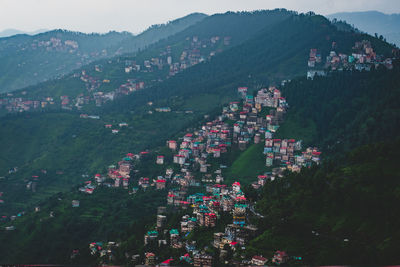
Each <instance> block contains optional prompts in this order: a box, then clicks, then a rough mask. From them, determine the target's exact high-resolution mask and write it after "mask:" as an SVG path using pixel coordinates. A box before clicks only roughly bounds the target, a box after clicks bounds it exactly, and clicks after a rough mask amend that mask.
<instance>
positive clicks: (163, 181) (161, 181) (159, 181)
mask: <svg viewBox="0 0 400 267" xmlns="http://www.w3.org/2000/svg"><path fill="white" fill-rule="evenodd" d="M156 182H157V183H166V182H167V181H165V180H163V179H159V180H157V181H156Z"/></svg>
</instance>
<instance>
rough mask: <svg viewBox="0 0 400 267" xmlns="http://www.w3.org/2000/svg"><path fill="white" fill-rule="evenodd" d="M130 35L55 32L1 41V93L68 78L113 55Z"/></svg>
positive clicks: (16, 36) (20, 36) (19, 36)
mask: <svg viewBox="0 0 400 267" xmlns="http://www.w3.org/2000/svg"><path fill="white" fill-rule="evenodd" d="M128 36H131V34H129V33H117V32H110V33H107V34H84V33H78V32H69V31H64V30H55V31H50V32H45V33H41V34H38V35H33V36H30V35H15V36H12V37H6V38H1V39H0V59H1V64H0V72H1V73H2V75H1V77H0V91H1V92H9V91H13V90H16V89H19V88H22V87H25V86H28V85H30V84H36V83H38V82H41V81H44V80H47V79H50V78H54V77H57V76H59V75H63V74H66V73H68V72H70V71H71V70H72V69H75V68H78V67H80V66H82V65H85V64H87V63H89V62H91V61H93V60H94V59H96V58H102V57H105V56H107V55H108V53H112V51H107V50H106V48H107V47H109V46H110V45H112V44H114V43H116V42H120V41H121V40H123V39H125V38H127V37H128Z"/></svg>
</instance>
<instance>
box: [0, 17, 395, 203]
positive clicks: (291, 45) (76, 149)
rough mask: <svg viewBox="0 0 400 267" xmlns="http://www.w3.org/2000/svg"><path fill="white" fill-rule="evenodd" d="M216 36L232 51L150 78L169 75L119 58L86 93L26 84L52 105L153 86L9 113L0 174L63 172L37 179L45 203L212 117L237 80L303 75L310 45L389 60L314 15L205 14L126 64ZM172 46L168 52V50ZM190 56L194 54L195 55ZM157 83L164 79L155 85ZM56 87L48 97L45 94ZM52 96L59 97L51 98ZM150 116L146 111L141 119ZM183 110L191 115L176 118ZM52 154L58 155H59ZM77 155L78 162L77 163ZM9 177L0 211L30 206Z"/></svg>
mask: <svg viewBox="0 0 400 267" xmlns="http://www.w3.org/2000/svg"><path fill="white" fill-rule="evenodd" d="M212 25H215V26H214V27H213V26H212ZM226 25H233V26H234V27H227V26H226ZM207 31H209V33H208V34H207ZM223 34H227V35H229V36H230V37H231V38H229V40H230V41H231V43H232V45H231V46H226V45H224V44H223V43H221V42H222V40H220V42H219V43H215V45H218V47H221V48H224V47H225V48H224V49H222V52H220V53H219V54H218V53H217V54H216V56H214V57H212V58H211V59H210V60H208V61H206V62H203V63H199V64H197V65H194V66H193V67H191V68H188V69H186V70H183V71H182V72H179V73H177V74H175V75H173V76H170V77H169V78H167V79H165V77H164V76H158V75H166V74H168V72H169V70H170V67H169V66H168V65H167V67H165V68H164V70H163V69H161V70H159V69H158V68H155V70H154V71H153V72H149V71H147V69H145V71H144V72H139V73H136V72H131V73H126V72H125V71H124V67H125V60H121V59H120V58H119V57H118V58H115V59H113V60H109V61H106V62H104V65H103V66H102V71H101V72H98V71H95V70H94V66H92V67H93V69H91V70H90V71H89V70H88V71H86V72H87V74H86V75H88V74H89V75H97V77H98V78H96V80H97V81H104V80H106V81H109V82H106V83H104V82H101V85H100V87H99V88H97V87H95V88H97V89H95V91H93V89H92V87H86V84H88V83H84V82H83V81H82V77H83V76H81V74H79V75H78V76H75V75H72V76H68V77H64V78H62V79H58V80H55V81H51V82H46V83H43V84H40V85H39V86H36V87H32V88H27V89H26V91H27V95H28V96H29V94H30V92H32V94H35V93H41V94H42V96H43V97H45V98H48V97H53V98H54V99H57V98H58V99H60V98H59V96H61V97H62V99H65V96H68V95H69V97H70V98H69V99H71V101H72V99H74V98H75V97H78V98H79V99H81V98H82V97H81V96H80V94H84V95H86V96H87V97H88V98H87V99H88V100H90V99H91V98H90V97H91V95H92V94H95V95H96V97H97V95H99V94H100V93H99V92H104V91H105V90H107V89H108V90H110V89H114V88H119V86H120V85H121V84H125V83H126V82H127V80H135V79H136V80H138V75H142V76H141V77H142V78H145V77H148V78H147V79H148V80H147V81H149V82H151V80H150V79H152V80H156V81H155V82H153V86H151V87H148V88H146V89H145V90H138V91H136V92H134V93H132V94H130V95H129V96H124V97H120V98H116V99H115V100H114V101H109V102H106V103H105V104H103V106H102V107H101V108H99V107H96V106H95V105H94V104H92V105H88V107H87V108H85V106H84V108H83V110H76V107H75V104H74V105H72V106H74V109H73V111H72V112H70V111H68V110H65V109H59V108H58V109H54V110H53V111H50V112H46V111H45V110H44V112H33V113H22V114H19V115H18V114H10V115H8V116H6V117H4V118H2V119H1V120H0V123H1V126H2V129H4V130H3V131H2V138H3V140H8V146H7V148H6V149H4V150H2V152H1V157H0V158H1V161H0V166H1V170H2V173H6V172H7V171H8V170H9V169H10V168H13V167H14V166H18V167H19V173H18V174H17V175H16V177H19V178H18V179H24V178H23V177H26V176H28V177H29V176H32V175H37V174H36V173H37V171H38V170H40V169H48V173H50V170H51V172H52V173H56V172H57V171H62V172H63V173H65V175H63V176H62V177H61V176H60V177H59V176H57V175H56V176H54V177H55V178H56V179H53V178H50V177H53V176H48V177H47V178H45V179H46V180H42V181H41V182H40V184H41V186H40V188H41V189H40V190H39V191H38V194H34V197H35V198H36V199H38V198H41V197H46V196H48V194H49V193H50V192H51V191H52V190H54V189H56V188H57V189H56V190H60V189H61V190H62V189H67V188H66V187H65V186H66V185H67V184H74V183H76V182H78V181H79V178H78V177H79V175H82V174H85V173H94V172H98V170H101V169H103V168H104V166H107V164H109V162H112V161H113V159H117V158H119V157H120V155H121V153H122V154H123V153H128V152H132V151H135V152H138V151H141V150H144V149H149V148H150V147H153V146H156V145H159V144H163V143H164V142H165V140H167V138H171V137H172V136H174V135H176V134H177V133H178V132H180V131H181V130H183V129H185V128H186V127H188V125H191V124H193V123H194V122H195V121H198V120H199V119H200V118H202V117H203V116H204V115H206V114H209V113H212V112H213V111H214V110H215V109H217V108H218V106H219V105H221V104H223V103H226V102H228V101H229V100H233V99H235V98H236V97H237V95H236V91H235V90H234V88H235V87H237V86H240V84H243V83H248V82H249V81H252V82H251V84H253V85H254V86H256V85H257V84H261V83H277V82H279V81H281V80H282V79H287V78H291V77H295V76H298V75H304V73H306V71H307V65H306V64H305V63H304V62H307V58H308V54H309V50H310V48H312V47H319V48H320V49H321V51H322V52H323V53H325V54H327V53H329V51H330V49H331V43H332V40H335V41H336V43H337V46H338V47H341V50H342V51H343V52H347V51H351V47H352V46H353V45H354V43H355V42H356V41H360V40H363V39H365V38H366V39H370V40H371V41H372V43H374V47H375V48H376V49H377V51H378V52H379V53H383V54H385V53H389V54H390V53H391V49H392V48H391V47H390V46H389V45H387V44H385V43H384V42H382V41H380V40H378V39H375V38H373V37H370V36H366V35H362V34H355V33H352V32H342V31H338V30H337V29H336V27H335V26H333V25H331V24H330V22H329V21H328V20H327V19H325V18H323V17H321V16H305V15H297V14H295V13H292V12H288V11H286V10H273V11H259V12H253V13H249V12H243V13H227V14H225V15H222V14H221V15H215V16H211V17H207V18H206V19H204V20H203V21H202V22H200V23H197V24H195V25H193V26H192V27H189V28H188V29H187V30H185V31H184V32H181V33H178V34H177V35H175V36H172V37H170V38H169V39H167V40H165V41H162V42H160V43H158V44H155V45H154V46H152V47H149V48H148V49H147V50H145V51H143V52H141V53H138V54H137V55H136V56H133V57H132V58H128V59H129V61H130V62H132V61H134V60H135V59H137V58H141V62H143V61H142V60H144V59H145V58H146V57H147V56H148V58H149V59H150V58H154V56H157V55H160V52H161V51H164V49H165V48H166V47H167V48H168V47H171V54H172V55H174V54H175V53H176V54H177V55H178V56H177V57H176V58H174V59H173V62H175V61H176V60H177V59H179V58H180V55H181V54H182V53H183V52H182V51H183V47H184V46H185V45H186V43H187V42H189V43H188V45H189V44H190V43H191V41H190V40H192V39H191V38H192V37H193V36H198V37H197V38H198V39H199V40H201V39H200V38H205V37H208V38H212V37H213V36H224V35H223ZM251 34H252V35H251ZM188 37H189V39H190V40H189V41H187V38H188ZM222 39H224V38H222ZM235 44H236V45H235ZM172 47H174V49H177V51H176V52H174V50H173V49H172ZM205 49H207V48H205ZM197 50H198V49H197V48H196V50H195V51H196V53H197ZM206 51H208V50H206ZM208 53H209V52H208ZM85 69H87V68H86V67H85ZM142 78H141V79H142ZM161 78H162V80H163V81H162V82H157V80H159V79H161ZM85 79H86V78H85ZM87 79H90V78H87ZM89 85H90V84H89ZM129 86H131V85H129ZM72 88H73V89H74V90H73V91H71V89H72ZM55 89H57V94H58V96H57V97H56V96H54V95H53V96H52V95H51V94H52V92H54V90H55ZM88 89H89V90H88ZM59 90H62V91H61V92H58V91H59ZM123 90H125V91H126V90H127V89H123ZM128 91H129V90H128ZM128 91H126V92H128ZM105 92H107V91H105ZM20 93H21V92H20ZM101 94H104V93H101ZM18 97H24V95H23V94H21V95H19V96H18ZM97 98H98V97H97ZM54 101H56V100H54ZM57 101H58V100H57ZM79 101H81V100H79ZM82 101H83V102H85V101H86V100H84V99H83V100H82ZM50 102H51V101H49V102H48V103H50ZM148 102H152V103H153V104H152V105H153V106H154V107H170V108H171V109H172V110H173V111H174V112H173V113H165V114H162V113H158V112H154V108H152V107H151V106H148V104H147V103H148ZM65 103H67V102H65ZM49 105H50V104H49ZM149 111H152V112H153V114H148V112H149ZM183 111H190V112H191V113H178V112H183ZM82 113H88V114H94V115H99V116H100V119H99V120H85V119H81V118H80V117H79V114H82ZM44 122H46V123H44ZM120 122H126V123H128V124H129V125H130V127H129V128H128V129H126V130H124V131H122V132H121V134H119V135H117V136H114V135H112V134H110V130H108V129H105V128H104V125H105V124H118V123H120ZM50 140H51V141H50ZM60 153H61V154H62V157H60V156H59V155H60ZM80 155H87V156H86V157H80ZM95 155H102V156H100V157H97V156H95ZM77 158H79V160H77ZM18 179H17V180H18ZM13 181H14V179H11V180H10V183H9V184H8V185H4V186H6V187H8V186H10V187H9V190H17V191H18V192H20V193H18V194H13V195H12V196H10V197H12V200H11V199H10V203H14V204H13V205H10V206H8V207H9V208H10V210H14V209H15V208H16V207H21V206H24V205H25V204H24V203H29V201H28V200H27V198H31V197H33V195H30V194H28V195H27V194H24V193H23V191H24V190H25V189H24V188H23V187H22V188H21V187H20V186H21V184H19V185H18V183H17V184H14V183H13ZM49 190H50V191H49ZM20 205H21V206H20Z"/></svg>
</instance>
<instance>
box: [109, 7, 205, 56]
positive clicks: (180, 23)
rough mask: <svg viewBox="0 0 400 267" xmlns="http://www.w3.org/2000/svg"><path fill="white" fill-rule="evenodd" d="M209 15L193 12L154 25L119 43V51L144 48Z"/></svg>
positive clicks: (122, 52)
mask: <svg viewBox="0 0 400 267" xmlns="http://www.w3.org/2000/svg"><path fill="white" fill-rule="evenodd" d="M206 17H207V15H205V14H202V13H193V14H190V15H187V16H185V17H182V18H179V19H176V20H173V21H170V22H168V23H166V24H160V25H153V26H151V27H150V28H149V29H148V30H146V31H144V32H142V33H140V34H138V35H136V36H132V37H130V38H127V39H125V40H123V41H122V42H120V43H119V44H118V45H117V48H118V49H117V51H118V53H120V54H124V53H134V52H136V51H138V50H141V49H144V48H146V47H147V46H149V45H151V44H153V43H156V42H157V41H160V40H162V39H165V38H167V37H169V36H172V35H174V34H176V33H178V32H180V31H183V30H185V29H186V28H188V27H190V26H191V25H194V24H196V23H198V22H200V21H202V20H203V19H204V18H206Z"/></svg>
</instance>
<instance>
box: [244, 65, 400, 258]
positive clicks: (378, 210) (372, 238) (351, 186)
mask: <svg viewBox="0 0 400 267" xmlns="http://www.w3.org/2000/svg"><path fill="white" fill-rule="evenodd" d="M399 71H400V66H399V63H397V66H396V67H395V69H394V70H393V71H388V70H377V71H373V72H372V73H338V74H335V75H332V76H331V77H321V78H318V79H316V80H315V79H314V80H313V81H310V80H308V81H307V80H305V79H296V80H293V81H292V82H291V83H289V84H287V85H286V86H285V87H284V88H283V90H282V92H283V94H284V95H285V96H287V100H288V102H289V103H292V104H291V107H290V109H289V112H288V114H287V121H285V122H284V123H283V125H282V128H281V129H280V130H279V131H280V133H279V134H278V137H282V138H288V137H289V136H290V137H296V138H301V139H303V138H304V139H303V140H309V141H310V142H311V143H313V144H315V145H318V147H320V148H322V153H323V154H325V162H324V164H322V165H320V166H314V167H311V168H310V169H306V168H305V169H303V170H302V172H301V173H300V174H288V175H286V176H285V177H282V178H279V179H277V180H275V181H272V182H270V183H268V184H267V185H266V186H265V187H264V189H263V193H262V198H261V199H260V200H259V201H257V203H258V204H257V205H258V208H259V211H260V212H261V213H262V214H263V215H265V218H263V219H262V220H261V221H260V224H259V225H260V227H261V228H263V229H264V232H263V233H262V234H260V236H259V237H257V238H255V239H254V240H253V241H252V242H251V245H250V246H249V251H252V252H250V253H263V255H268V251H271V250H272V249H273V248H276V247H281V248H282V249H284V250H285V251H288V252H289V253H290V254H291V255H301V256H302V257H303V259H304V260H305V261H307V262H308V264H311V265H324V264H328V263H329V264H331V263H332V262H336V263H337V264H356V263H357V264H373V265H375V264H389V263H390V262H396V261H398V256H396V254H395V253H394V251H393V248H394V247H398V246H399V244H398V241H397V240H398V238H396V237H397V236H399V235H400V232H399V231H398V229H397V224H398V217H399V215H400V214H399V209H398V208H396V207H395V206H396V205H397V204H398V203H399V195H398V189H399V183H398V179H397V178H398V177H399V175H400V173H399V171H398V170H397V168H396V164H397V159H398V158H399V152H398V151H399V150H398V149H399V145H400V143H399V141H400V140H399V138H398V135H397V131H398V127H399V123H398V122H399V114H400V106H399V105H398V103H396V101H395V100H394V99H397V98H398V97H399V95H400V83H399V80H398V78H397V77H398V75H399ZM330 251H335V253H330ZM355 255H358V256H355ZM361 255H363V256H361Z"/></svg>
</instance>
